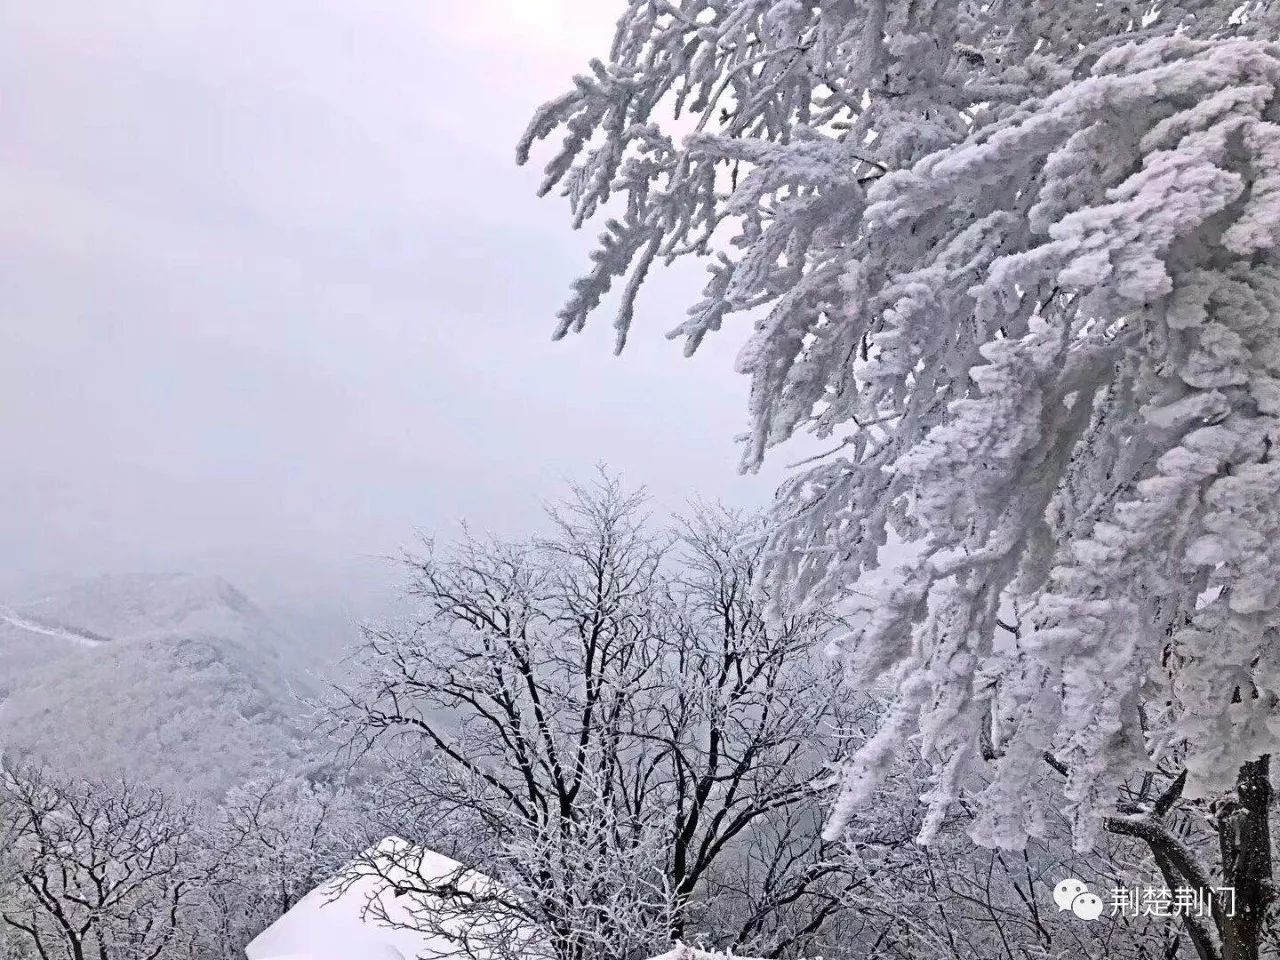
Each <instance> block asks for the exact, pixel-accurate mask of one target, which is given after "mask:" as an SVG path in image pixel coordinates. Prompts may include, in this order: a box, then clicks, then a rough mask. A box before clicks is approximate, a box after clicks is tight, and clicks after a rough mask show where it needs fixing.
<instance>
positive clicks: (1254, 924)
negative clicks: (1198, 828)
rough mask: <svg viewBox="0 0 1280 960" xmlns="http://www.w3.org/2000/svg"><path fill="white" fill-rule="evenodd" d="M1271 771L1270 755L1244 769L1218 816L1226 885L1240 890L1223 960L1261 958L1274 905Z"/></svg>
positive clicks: (1224, 930) (1223, 927) (1227, 921)
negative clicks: (1264, 931) (1268, 914)
mask: <svg viewBox="0 0 1280 960" xmlns="http://www.w3.org/2000/svg"><path fill="white" fill-rule="evenodd" d="M1270 767H1271V758H1270V757H1262V758H1261V759H1259V760H1255V761H1251V762H1249V763H1246V764H1245V765H1244V766H1242V767H1241V768H1240V775H1239V778H1238V779H1237V782H1236V796H1235V798H1234V799H1233V800H1231V801H1228V802H1227V803H1226V804H1224V805H1223V807H1222V809H1221V811H1220V812H1219V815H1218V842H1219V846H1220V849H1221V854H1222V882H1223V885H1224V886H1226V887H1233V888H1234V889H1235V915H1234V916H1227V915H1225V914H1224V915H1223V916H1222V917H1221V919H1220V921H1219V930H1220V932H1221V934H1222V960H1258V947H1259V943H1260V941H1261V939H1262V927H1263V920H1264V918H1265V916H1266V912H1267V906H1268V905H1269V903H1270V901H1271V828H1270V824H1269V822H1268V814H1269V812H1270V809H1271V778H1270ZM1222 906H1224V907H1227V906H1230V904H1229V903H1227V904H1222Z"/></svg>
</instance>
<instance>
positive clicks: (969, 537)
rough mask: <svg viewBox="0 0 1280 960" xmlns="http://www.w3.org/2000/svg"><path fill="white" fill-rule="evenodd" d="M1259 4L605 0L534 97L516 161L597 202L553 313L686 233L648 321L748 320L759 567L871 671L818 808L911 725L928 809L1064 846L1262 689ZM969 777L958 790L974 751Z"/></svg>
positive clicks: (1012, 837) (1273, 547)
mask: <svg viewBox="0 0 1280 960" xmlns="http://www.w3.org/2000/svg"><path fill="white" fill-rule="evenodd" d="M1278 20H1280V11H1277V10H1276V9H1275V5H1274V4H1272V3H1270V2H1264V0H1249V2H1245V3H1238V2H1236V0H1173V2H1161V3H1141V2H1134V3H1128V2H1094V0H1089V2H1085V0H1060V2H1053V3H1047V2H1043V3H1022V2H1006V0H995V2H982V3H978V2H969V0H962V2H936V0H935V2H924V3H921V2H918V0H912V2H907V0H631V2H629V3H628V4H627V6H626V9H625V12H623V14H622V17H621V19H620V21H619V25H618V29H617V33H616V36H615V38H614V42H613V45H612V48H611V50H610V51H609V55H608V58H607V60H604V61H593V62H592V64H591V69H590V71H589V72H588V73H586V74H585V75H583V76H581V77H578V78H577V79H576V80H575V81H574V85H573V89H572V90H570V91H569V92H568V93H567V94H565V95H564V96H562V97H560V98H559V99H556V100H554V101H552V102H550V103H548V104H546V105H545V106H544V107H542V108H541V109H540V110H539V111H538V112H537V114H536V116H535V117H534V119H533V122H532V124H531V125H530V128H529V130H528V132H527V134H526V136H525V137H524V139H523V140H522V142H521V144H520V147H519V159H520V160H521V161H522V162H523V161H525V160H527V159H528V157H529V155H530V150H531V148H532V147H533V145H534V144H535V143H536V142H537V141H540V140H543V139H546V138H549V137H552V136H553V135H556V134H559V135H561V136H562V137H563V140H562V144H561V146H560V147H559V149H558V150H556V151H555V152H554V153H553V154H552V156H551V159H550V161H549V163H548V164H547V167H546V177H545V181H544V183H543V188H542V189H543V191H544V192H549V191H552V190H554V189H557V188H559V189H560V190H561V192H563V194H564V195H565V196H567V197H568V199H569V202H570V205H571V208H572V212H573V219H574V224H575V225H581V224H583V223H585V222H586V221H588V220H590V219H592V218H593V217H602V216H604V215H605V214H606V213H607V214H609V215H610V219H608V222H607V226H606V228H605V232H604V233H603V235H602V237H601V240H600V244H599V247H598V250H597V252H596V253H595V255H594V258H593V264H592V267H591V269H590V271H589V272H588V273H587V275H586V276H584V277H583V278H582V279H581V280H579V281H578V282H577V283H576V284H575V286H574V288H573V293H572V296H571V297H570V299H569V301H568V303H567V305H566V306H565V308H564V310H563V311H562V312H561V314H560V323H559V326H558V328H557V331H556V332H557V335H564V334H566V333H568V332H570V331H577V330H580V329H582V327H583V325H584V323H585V322H586V320H587V317H588V315H590V314H591V313H592V312H594V311H595V310H596V309H597V308H599V307H600V305H601V304H602V302H603V301H604V298H605V296H606V294H607V293H608V291H609V290H610V287H611V285H612V284H613V283H614V282H615V281H621V284H622V289H621V293H620V297H619V302H620V305H619V308H618V312H617V319H616V321H615V326H616V329H617V333H618V340H617V343H618V347H619V349H621V347H622V346H623V345H624V344H625V342H626V337H627V333H628V331H629V329H630V326H631V321H632V316H633V314H634V311H635V303H636V297H637V293H638V291H639V289H640V288H641V286H642V285H643V283H644V281H645V278H646V275H647V274H648V272H649V271H650V269H651V267H652V266H653V265H654V264H655V263H657V262H659V261H661V262H663V263H669V262H671V261H673V260H676V259H679V258H683V257H706V258H709V264H708V270H709V279H708V282H707V285H706V288H705V290H704V292H703V296H702V298H701V299H700V300H699V301H698V302H697V303H695V304H694V305H693V306H692V307H691V308H690V310H689V312H688V316H687V317H686V319H685V320H684V322H682V323H681V324H680V325H679V326H678V327H676V329H674V330H673V331H671V333H670V336H672V337H680V338H683V339H684V340H685V343H686V350H687V351H690V352H691V351H693V350H695V349H697V347H698V346H699V344H700V343H701V342H702V341H703V339H704V338H705V337H706V335H707V334H709V333H711V332H713V331H716V330H718V329H720V327H721V325H722V324H723V323H724V322H725V320H726V319H727V318H730V317H731V316H732V315H734V314H742V315H744V317H746V318H748V319H749V320H750V321H751V322H752V323H753V324H754V332H753V334H752V336H751V339H750V340H749V342H748V343H747V345H746V347H745V348H744V349H743V350H742V352H741V353H740V355H739V358H738V368H739V370H740V371H741V372H743V373H745V374H747V375H748V376H749V377H750V378H751V382H752V389H751V401H750V411H749V416H750V425H751V429H750V434H749V437H748V440H747V443H746V447H745V452H744V465H745V467H746V468H748V469H751V468H755V467H757V466H758V465H759V464H760V463H761V461H762V459H763V457H764V456H765V454H766V451H767V450H768V449H769V448H770V447H772V446H774V445H777V444H780V443H783V442H785V441H786V440H788V439H789V438H791V437H792V436H794V435H795V434H797V433H798V432H802V431H807V432H810V433H812V434H815V435H816V436H818V437H821V438H827V439H828V440H829V441H830V442H832V444H833V447H834V449H833V450H832V451H831V452H830V453H829V454H827V455H826V456H824V457H821V458H819V459H818V460H817V461H815V462H813V463H811V464H809V465H808V466H807V467H806V468H805V469H803V470H802V471H801V472H799V473H797V474H796V475H795V476H794V477H793V479H792V480H791V481H790V482H789V483H788V484H787V485H786V486H785V487H784V489H783V490H782V492H781V497H780V501H779V505H778V509H777V511H776V515H775V523H774V526H773V528H772V533H771V534H770V536H769V543H768V550H767V552H766V554H765V561H766V564H767V567H768V573H769V574H770V576H771V578H772V581H773V583H774V585H775V594H776V595H782V591H784V590H785V591H787V593H788V594H789V596H790V597H791V598H793V599H796V598H798V599H799V600H801V601H803V602H805V603H808V604H811V605H822V604H829V603H831V602H832V601H835V600H838V599H840V598H842V597H844V596H846V595H847V594H848V591H850V590H851V589H858V585H859V584H860V583H865V581H866V580H867V578H869V577H871V576H873V575H875V571H876V568H877V566H878V565H879V564H880V563H881V562H883V561H884V560H885V559H886V544H889V543H890V542H891V540H896V539H901V540H905V541H910V542H911V544H912V545H911V547H910V549H909V550H907V551H906V557H907V558H906V559H905V560H903V561H902V562H901V564H900V568H899V569H898V570H896V571H895V574H894V576H893V577H892V582H893V584H894V586H893V587H892V589H891V590H889V591H888V592H887V594H886V595H885V596H884V599H883V601H882V602H881V603H880V604H879V605H878V607H877V609H876V610H875V611H874V613H873V614H872V615H871V616H870V617H869V619H868V620H867V621H866V622H865V623H862V624H860V625H858V626H856V627H855V628H853V629H851V630H850V631H849V632H848V633H847V635H845V636H844V637H843V638H842V639H841V640H840V641H839V647H840V649H841V650H842V651H843V654H844V656H845V659H846V661H847V663H848V664H849V667H850V670H851V671H852V672H853V673H854V675H855V676H857V677H861V678H864V679H865V680H867V681H868V682H881V683H883V682H886V681H888V682H891V683H892V685H893V687H894V688H895V689H896V691H897V696H896V701H895V704H894V706H893V707H892V709H891V710H890V712H889V713H888V715H887V717H886V718H885V720H884V722H883V724H882V726H881V728H880V731H879V733H878V734H877V735H876V736H875V737H873V738H872V739H871V740H869V741H868V742H867V743H866V744H865V746H864V747H863V748H862V749H861V750H860V751H859V753H858V755H857V757H856V758H855V759H854V760H853V761H852V762H851V763H850V764H849V766H848V767H847V769H846V771H845V787H844V791H843V795H842V800H841V802H840V803H839V805H838V808H837V812H836V816H835V818H834V820H833V823H832V825H831V830H832V831H833V832H838V831H839V830H840V829H841V828H842V827H843V826H844V825H845V823H846V822H847V819H848V817H849V815H850V814H851V811H853V810H854V809H855V808H856V807H857V805H858V804H859V803H861V802H863V801H865V800H867V799H868V798H869V797H870V796H872V795H873V793H874V791H875V789H876V786H877V784H878V783H879V781H880V778H881V776H882V774H883V772H884V771H885V770H887V768H888V765H889V761H890V760H891V758H892V756H893V754H894V753H895V752H896V751H898V750H900V749H901V746H902V744H903V743H904V742H905V741H907V740H909V739H916V740H917V741H918V743H919V746H920V748H921V750H922V751H923V755H924V756H925V757H926V758H927V759H928V761H929V762H930V763H931V765H932V769H933V778H932V786H931V788H930V789H929V791H928V794H927V799H928V800H929V801H930V804H931V806H932V815H931V816H930V817H929V818H927V820H926V822H925V825H924V828H923V830H922V833H921V836H922V839H924V840H926V841H927V840H929V839H931V838H932V837H933V836H934V834H935V832H936V830H937V827H938V825H939V824H940V823H941V822H942V818H943V815H944V813H945V811H946V810H947V808H948V806H949V805H950V804H951V803H952V801H953V800H954V799H955V798H956V797H957V796H958V795H959V793H960V792H961V790H962V789H966V790H976V791H977V792H978V793H979V796H978V797H977V803H978V805H979V807H980V809H981V815H980V817H979V818H978V821H977V825H976V826H975V827H974V829H973V834H974V836H975V837H976V838H977V839H979V840H980V841H982V842H984V843H988V844H991V845H995V846H1001V847H1018V846H1021V845H1022V844H1024V843H1025V842H1026V840H1027V838H1028V836H1034V835H1037V834H1039V833H1041V832H1042V831H1043V829H1044V816H1045V805H1044V804H1045V800H1046V799H1048V796H1049V794H1048V793H1047V791H1046V790H1045V789H1044V788H1043V786H1042V784H1044V783H1045V782H1047V780H1048V779H1049V778H1047V777H1046V776H1045V774H1046V772H1048V769H1047V767H1046V765H1045V762H1044V761H1045V758H1046V756H1047V757H1048V758H1049V759H1050V760H1051V761H1052V763H1053V764H1054V765H1055V766H1056V767H1057V768H1058V769H1059V770H1061V771H1063V772H1065V774H1066V784H1065V794H1066V798H1067V801H1068V803H1069V806H1070V809H1071V811H1072V812H1073V815H1074V819H1075V826H1076V836H1077V842H1078V843H1080V844H1081V845H1086V846H1087V845H1088V844H1090V843H1091V842H1092V841H1093V839H1094V836H1095V833H1096V830H1097V829H1098V826H1099V824H1100V823H1101V822H1102V816H1103V815H1105V814H1107V813H1109V812H1111V811H1112V810H1113V809H1114V806H1113V805H1114V802H1115V798H1116V796H1117V790H1118V788H1119V786H1120V785H1121V783H1122V782H1123V781H1124V780H1125V779H1126V778H1127V777H1130V776H1132V775H1133V773H1134V771H1135V770H1140V769H1147V770H1151V769H1155V768H1156V767H1157V766H1158V765H1159V764H1166V765H1167V767H1166V769H1167V768H1175V769H1185V770H1186V771H1187V777H1186V789H1187V791H1188V793H1189V794H1190V795H1203V794H1205V793H1209V792H1213V791H1218V790H1225V789H1227V788H1229V787H1231V786H1233V785H1234V784H1235V782H1236V777H1237V774H1238V771H1239V770H1240V768H1241V766H1242V764H1245V763H1247V762H1249V761H1252V760H1254V759H1256V758H1258V757H1260V756H1262V755H1264V754H1267V753H1268V752H1270V751H1271V750H1272V749H1273V746H1274V742H1275V736H1276V734H1275V730H1276V724H1277V720H1278V719H1280V718H1278V716H1277V709H1276V705H1277V695H1278V694H1280V670H1278V668H1280V663H1278V662H1277V644H1276V639H1277V627H1278V626H1280V619H1278V615H1277V608H1278V607H1280V585H1278V583H1277V580H1276V578H1275V576H1274V572H1273V571H1274V569H1275V566H1276V561H1277V558H1278V557H1277V554H1278V553H1280V466H1278V465H1277V463H1276V461H1275V459H1274V457H1273V456H1272V447H1273V445H1274V442H1275V440H1276V438H1277V436H1278V435H1280V426H1278V423H1280V422H1278V421H1277V417H1278V416H1280V342H1278V339H1277V338H1278V335H1280V323H1278V321H1277V316H1278V313H1277V307H1278V306H1280V272H1278V269H1277V268H1278V267H1280V262H1278V259H1277V256H1276V252H1275V247H1276V243H1277V240H1278V239H1280V173H1277V171H1280V127H1278V126H1277V119H1280V101H1278V100H1277V85H1278V84H1280V46H1277V45H1276V44H1275V43H1274V42H1272V38H1274V37H1275V36H1276V29H1277V26H1278V25H1280V24H1278ZM975 784H978V785H979V786H978V787H975V786H974V785H975Z"/></svg>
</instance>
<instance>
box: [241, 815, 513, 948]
mask: <svg viewBox="0 0 1280 960" xmlns="http://www.w3.org/2000/svg"><path fill="white" fill-rule="evenodd" d="M406 862H409V863H411V864H412V865H413V866H414V868H415V869H414V870H413V872H412V873H408V872H406V871H404V870H403V866H402V865H403V864H405V863H406ZM362 864H363V865H364V866H363V867H362V866H361V865H362ZM370 864H376V865H377V870H376V871H374V870H369V869H368V866H369V865H370ZM398 872H405V876H406V879H408V878H409V877H414V878H415V879H416V882H417V883H418V884H421V883H422V882H423V881H424V880H426V881H435V880H441V881H443V880H458V882H459V886H463V887H468V888H471V889H476V888H478V887H479V886H481V885H486V884H492V882H493V881H492V880H490V879H489V878H487V877H484V876H483V875H481V874H478V873H475V872H474V871H465V870H464V869H463V867H462V865H461V864H459V863H458V862H457V861H456V860H452V859H450V858H449V857H446V856H444V855H443V854H439V853H436V852H434V851H432V850H426V849H423V848H421V847H413V846H412V845H411V844H409V843H408V842H407V841H404V840H401V839H399V838H397V837H388V838H387V839H386V840H383V841H382V842H381V843H379V844H378V845H377V846H376V847H373V848H372V849H371V850H369V851H367V852H366V853H365V854H364V855H363V856H362V857H360V858H358V859H357V860H355V861H353V862H352V864H350V865H349V866H348V867H347V868H346V869H344V870H343V871H342V872H341V873H339V874H338V876H337V877H334V878H333V879H332V880H330V881H328V882H326V883H324V884H321V885H320V886H319V887H317V888H316V889H315V890H312V891H311V892H310V893H309V894H307V895H306V896H305V897H303V898H302V899H301V900H300V901H298V903H297V904H296V905H295V906H294V907H293V909H292V910H290V911H289V912H288V913H286V914H285V915H284V916H283V917H281V918H280V919H279V920H277V921H276V922H275V923H273V924H272V925H271V926H269V927H268V928H267V929H266V930H264V931H263V932H262V933H260V934H259V935H258V936H257V937H256V938H254V940H253V942H252V943H250V944H249V946H248V947H247V948H246V949H245V955H246V957H247V958H248V960H418V958H419V957H429V958H433V960H435V958H447V957H450V956H462V955H463V954H462V953H461V951H460V950H459V948H458V947H457V946H456V945H455V944H454V943H453V942H452V941H450V940H449V939H447V938H446V937H443V936H439V935H435V936H433V935H431V934H427V933H420V932H418V931H415V930H407V929H400V928H399V927H398V926H396V924H399V923H406V924H407V923H409V922H410V921H411V920H412V918H413V910H414V908H415V907H416V908H417V909H418V910H421V909H422V908H423V905H424V904H423V901H422V900H421V899H416V900H415V898H414V897H413V896H412V895H404V896H397V894H396V890H395V876H396V874H397V873H398ZM375 873H378V874H382V876H376V875H374V874H375ZM459 878H461V879H460V880H459ZM371 904H372V905H373V906H374V907H375V909H374V910H372V911H371V910H370V909H369V907H370V905H371ZM377 914H383V918H382V922H380V920H379V919H378V918H377V917H376V915H377ZM387 920H389V921H390V925H388V924H387V923H386V921H387Z"/></svg>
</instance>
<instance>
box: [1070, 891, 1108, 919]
mask: <svg viewBox="0 0 1280 960" xmlns="http://www.w3.org/2000/svg"><path fill="white" fill-rule="evenodd" d="M1071 912H1072V913H1074V914H1075V915H1076V916H1077V917H1079V918H1080V919H1081V920H1097V919H1098V918H1099V917H1100V916H1102V898H1101V897H1099V896H1098V895H1097V894H1094V893H1082V894H1080V896H1078V897H1076V898H1075V899H1074V900H1072V901H1071Z"/></svg>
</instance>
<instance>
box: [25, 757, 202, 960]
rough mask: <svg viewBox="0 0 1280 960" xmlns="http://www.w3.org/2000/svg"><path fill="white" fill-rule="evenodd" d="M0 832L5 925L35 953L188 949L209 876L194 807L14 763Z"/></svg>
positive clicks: (162, 953)
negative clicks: (0, 838) (201, 889)
mask: <svg viewBox="0 0 1280 960" xmlns="http://www.w3.org/2000/svg"><path fill="white" fill-rule="evenodd" d="M0 835H4V836H6V837H7V838H8V839H9V843H8V846H7V848H6V849H5V851H4V854H3V858H4V859H5V860H6V861H7V864H8V866H7V869H6V870H5V871H4V873H3V875H0V876H2V877H3V878H4V879H5V880H6V882H5V884H4V886H3V888H0V920H3V923H4V925H5V926H6V927H7V928H8V930H9V931H10V933H11V934H13V935H14V938H15V939H16V940H17V941H18V942H19V943H20V944H23V945H24V946H23V947H22V948H21V949H23V950H24V951H25V952H26V954H27V955H29V956H32V957H37V958H39V960H88V958H93V960H157V958H160V957H166V958H167V957H176V956H182V955H184V951H185V950H188V949H189V948H190V941H189V940H188V939H187V934H188V933H189V930H190V925H189V921H190V920H191V918H192V908H193V906H194V904H195V902H196V900H197V898H198V895H199V885H200V883H201V881H202V879H203V878H204V876H205V875H206V869H205V865H204V863H203V857H202V856H201V848H200V844H199V843H198V841H197V840H196V837H195V831H194V821H193V816H192V812H191V811H190V810H189V809H187V808H184V807H179V806H176V805H174V804H172V803H170V802H169V801H168V800H166V799H165V797H164V796H163V795H162V794H160V793H159V792H157V791H155V790H149V789H143V788H139V787H135V786H133V785H132V784H129V783H126V782H123V781H116V782H92V783H91V782H87V781H70V780H63V779H59V778H58V777H56V776H54V775H52V774H50V773H49V772H47V771H45V770H43V769H41V768H39V767H36V766H34V765H27V764H21V763H15V762H6V763H4V765H3V766H2V767H0ZM19 955H20V956H21V955H22V954H19Z"/></svg>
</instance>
